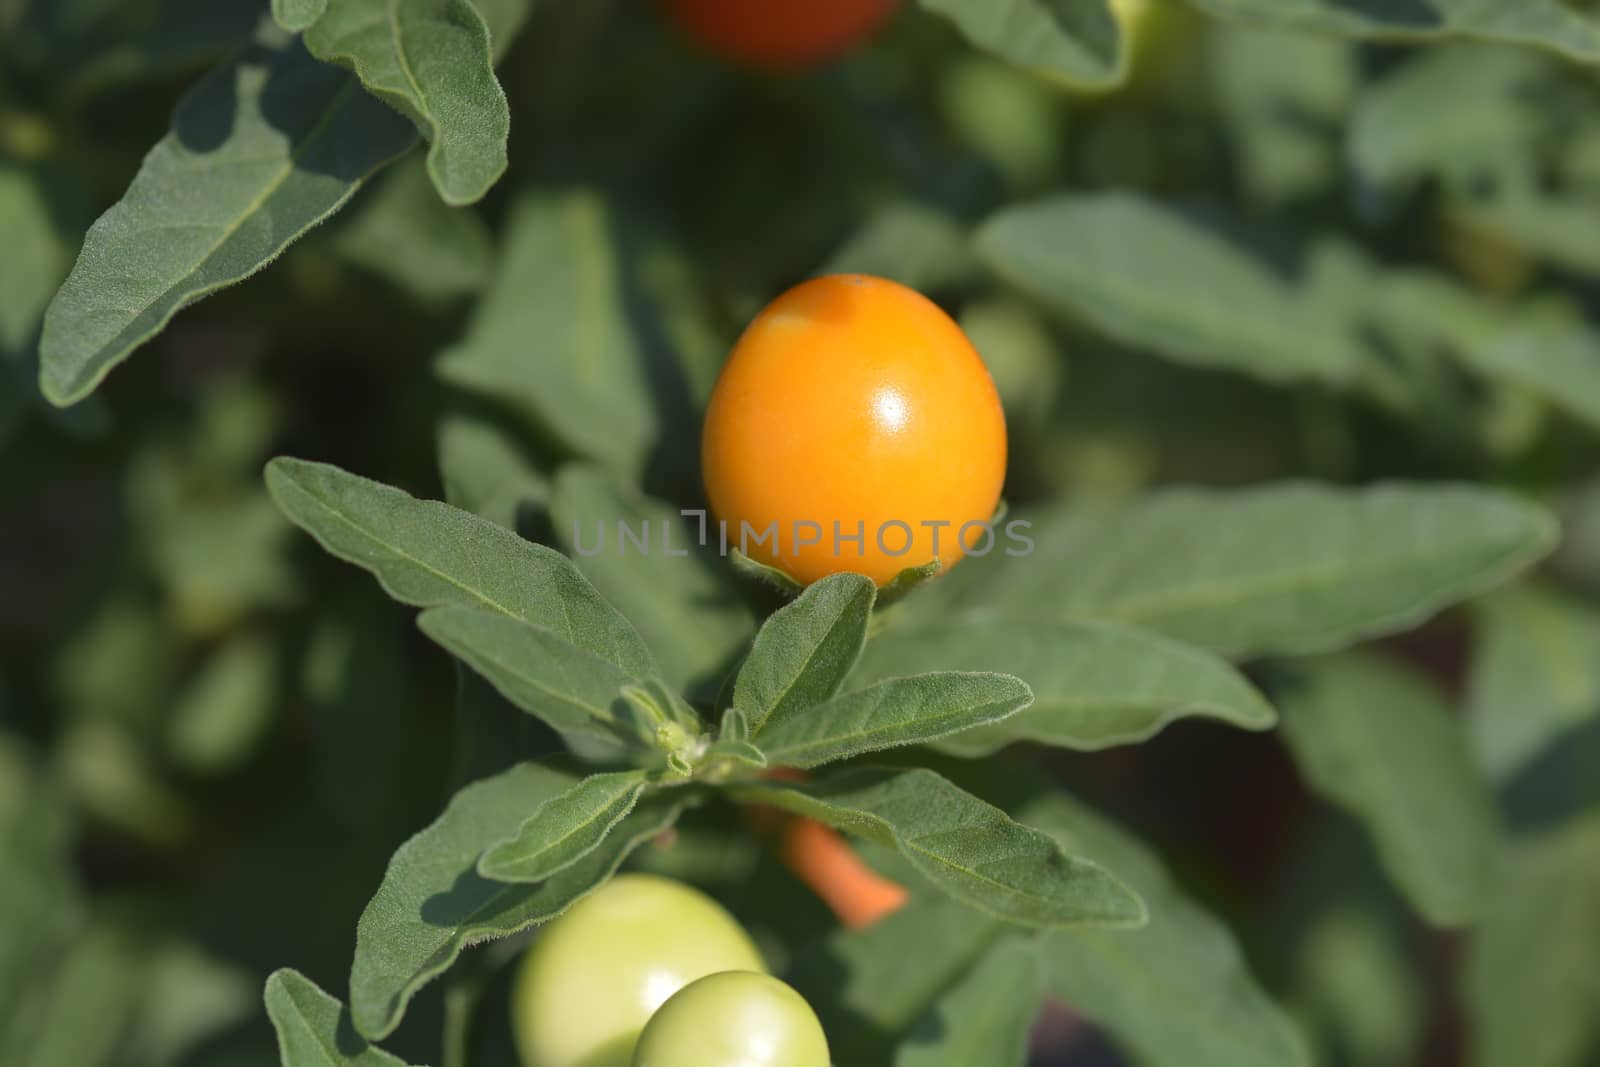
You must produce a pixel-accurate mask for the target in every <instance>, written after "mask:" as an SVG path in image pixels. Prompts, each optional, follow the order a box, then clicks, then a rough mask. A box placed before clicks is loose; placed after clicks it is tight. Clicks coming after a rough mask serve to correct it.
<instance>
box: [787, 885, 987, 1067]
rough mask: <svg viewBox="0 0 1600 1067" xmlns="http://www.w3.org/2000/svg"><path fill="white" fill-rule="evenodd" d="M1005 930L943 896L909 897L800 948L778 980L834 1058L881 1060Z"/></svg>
mask: <svg viewBox="0 0 1600 1067" xmlns="http://www.w3.org/2000/svg"><path fill="white" fill-rule="evenodd" d="M1005 929H1006V927H1005V926H1004V925H1002V924H1001V923H999V922H996V921H995V920H994V919H992V918H990V917H989V916H987V915H985V914H983V913H982V912H978V911H974V910H972V909H971V908H969V907H967V906H966V905H964V904H962V903H960V902H958V901H955V900H951V899H950V898H949V897H946V896H942V895H940V894H938V893H931V894H923V895H913V896H912V897H911V899H910V900H908V901H907V902H906V904H905V906H904V907H902V908H901V909H900V910H898V911H896V912H894V913H892V914H890V915H887V916H885V917H883V918H882V919H880V920H878V921H877V922H875V923H873V924H872V925H871V926H868V927H866V928H865V929H861V930H851V929H848V928H844V927H841V928H838V929H837V930H835V931H834V932H833V933H831V934H830V935H829V936H828V937H826V938H825V939H821V940H816V941H812V942H810V943H808V944H806V945H804V946H802V947H801V948H800V949H799V950H798V952H797V953H796V958H795V962H794V966H793V967H792V968H791V969H790V971H789V973H788V974H787V975H786V976H785V977H786V979H787V980H788V981H790V982H792V983H793V984H794V986H795V988H796V989H798V990H799V991H800V992H801V993H802V994H803V995H804V996H805V998H806V999H807V1000H808V1001H809V1002H810V1003H811V1005H812V1006H813V1007H814V1008H816V1010H817V1015H818V1017H819V1018H821V1020H822V1025H823V1029H824V1030H826V1031H827V1034H828V1047H829V1049H830V1050H831V1051H832V1053H833V1057H834V1062H836V1063H840V1064H855V1063H860V1064H873V1063H888V1062H890V1061H891V1059H892V1057H893V1056H894V1046H895V1043H896V1039H897V1038H899V1036H900V1035H901V1034H902V1033H903V1032H904V1031H905V1030H906V1029H907V1028H908V1027H910V1026H911V1025H912V1024H914V1023H915V1022H916V1021H917V1020H918V1018H919V1017H921V1016H922V1015H923V1014H924V1013H925V1012H927V1011H928V1010H929V1008H931V1007H932V1006H933V1004H934V1003H935V1002H936V1001H937V1000H938V998H939V997H940V995H941V994H943V993H944V992H945V991H946V990H947V989H949V988H951V987H952V986H954V985H955V984H956V983H958V982H960V981H961V980H962V978H963V977H964V976H965V975H967V974H968V973H969V972H970V970H971V968H972V966H973V965H974V964H975V963H976V962H977V961H978V960H980V959H982V958H983V956H984V954H985V952H986V951H987V950H988V948H989V946H990V945H992V944H993V943H994V942H995V939H996V938H998V937H999V936H1001V935H1002V934H1003V933H1004V931H1005ZM973 1062H974V1063H981V1064H985V1065H987V1064H988V1062H989V1061H988V1060H987V1058H983V1059H979V1060H976V1061H973Z"/></svg>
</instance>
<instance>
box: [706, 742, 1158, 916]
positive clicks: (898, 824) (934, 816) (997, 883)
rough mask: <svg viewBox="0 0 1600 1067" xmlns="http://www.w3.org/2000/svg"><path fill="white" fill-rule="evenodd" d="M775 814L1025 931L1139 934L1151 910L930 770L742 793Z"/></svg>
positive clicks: (866, 772)
mask: <svg viewBox="0 0 1600 1067" xmlns="http://www.w3.org/2000/svg"><path fill="white" fill-rule="evenodd" d="M729 792H730V793H731V794H732V795H734V796H735V797H736V798H738V799H740V800H743V801H746V802H749V803H756V804H771V805H773V806H774V807H778V808H782V809H784V810H785V811H792V812H795V813H796V814H799V815H804V816H807V817H809V818H813V819H816V820H817V821H819V822H823V823H826V824H827V825H829V826H832V827H835V828H837V829H840V830H847V831H849V832H851V833H854V834H858V835H860V836H861V837H864V838H866V839H867V840H869V841H874V842H876V843H878V844H881V845H885V846H888V847H890V848H894V849H896V850H897V851H899V852H900V853H901V854H902V855H904V856H905V857H906V859H908V860H909V861H910V862H911V863H912V864H913V865H914V866H915V867H916V869H917V870H918V871H920V872H921V873H922V874H923V875H924V876H926V877H927V878H928V879H929V880H930V881H932V882H933V883H934V884H935V885H937V886H938V887H939V888H940V889H942V890H943V891H944V892H946V893H949V894H950V895H951V896H954V897H955V898H956V899H958V900H961V901H963V902H965V903H966V904H967V905H968V906H970V907H973V908H976V909H978V910H979V911H984V912H987V913H989V914H990V915H993V916H995V917H997V918H1000V919H1004V920H1006V921H1008V922H1014V923H1020V924H1022V925H1024V926H1072V925H1078V924H1083V923H1090V924H1097V925H1112V926H1130V925H1132V926H1137V925H1139V924H1140V923H1142V922H1144V920H1145V913H1144V905H1143V903H1142V902H1141V901H1140V900H1139V898H1138V897H1137V896H1135V895H1134V894H1133V893H1132V892H1130V891H1129V890H1128V889H1127V888H1126V887H1125V886H1123V885H1122V883H1121V882H1119V881H1117V879H1116V878H1115V877H1113V876H1112V875H1111V874H1109V873H1107V872H1106V871H1105V870H1104V869H1103V868H1102V867H1100V866H1099V865H1098V864H1096V863H1093V862H1090V861H1087V860H1082V859H1078V858H1076V857H1072V856H1068V855H1066V854H1065V853H1063V852H1062V851H1061V849H1060V848H1059V847H1058V846H1057V845H1056V844H1055V842H1054V841H1052V840H1050V839H1049V838H1048V837H1046V836H1045V835H1044V834H1041V833H1040V832H1039V831H1037V830H1032V829H1029V828H1028V827H1026V826H1020V825H1018V824H1017V823H1015V822H1012V821H1011V819H1009V818H1008V817H1007V816H1006V814H1005V813H1004V812H1003V811H1000V810H999V809H998V808H995V807H993V806H991V805H989V804H986V803H984V802H983V801H982V800H979V799H978V798H977V797H975V796H973V795H971V794H970V793H967V792H964V791H963V790H961V789H958V788H957V787H956V786H954V785H952V784H950V783H949V782H948V781H946V780H945V779H943V778H941V777H940V776H939V775H937V774H935V773H933V772H932V771H927V770H909V771H908V770H898V769H891V768H862V769H857V770H849V771H845V772H844V773H842V774H838V775H834V776H831V777H829V778H825V779H821V780H819V781H815V782H808V783H803V784H794V783H787V784H778V783H740V784H737V785H733V786H730V787H729Z"/></svg>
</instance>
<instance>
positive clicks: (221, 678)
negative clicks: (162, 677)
mask: <svg viewBox="0 0 1600 1067" xmlns="http://www.w3.org/2000/svg"><path fill="white" fill-rule="evenodd" d="M278 666H279V661H278V652H277V649H276V647H275V646H274V645H273V643H272V642H271V641H270V640H268V639H266V638H265V637H262V636H260V635H256V634H248V633H246V634H240V635H239V636H237V637H234V638H231V639H230V640H229V641H228V643H227V644H225V645H223V646H222V647H221V648H219V649H217V651H216V652H214V653H213V654H212V655H211V657H210V658H209V659H208V660H207V661H206V663H205V665H204V666H203V667H202V668H201V671H200V673H199V674H198V675H197V676H196V677H195V679H194V681H193V682H191V683H190V684H189V687H188V688H187V689H186V690H185V691H184V692H183V694H182V696H181V697H180V698H179V700H178V702H177V705H176V706H175V707H174V708H173V711H172V719H171V721H170V724H169V731H170V734H169V744H170V746H171V749H172V756H173V758H174V759H176V760H177V761H178V762H179V763H180V764H181V765H182V766H183V767H185V768H186V769H188V770H191V771H198V772H200V773H202V774H217V773H220V772H223V771H227V770H231V769H232V768H234V767H236V766H238V765H239V764H240V763H241V762H243V761H244V760H245V759H247V758H249V756H250V754H251V753H252V752H253V751H254V749H255V747H256V745H257V744H258V743H259V742H260V741H261V738H262V735H263V734H265V733H266V731H267V730H268V728H269V727H270V726H271V725H272V717H273V714H274V713H275V712H276V711H277V709H278V706H279V704H278V701H279V694H278V690H277V673H278Z"/></svg>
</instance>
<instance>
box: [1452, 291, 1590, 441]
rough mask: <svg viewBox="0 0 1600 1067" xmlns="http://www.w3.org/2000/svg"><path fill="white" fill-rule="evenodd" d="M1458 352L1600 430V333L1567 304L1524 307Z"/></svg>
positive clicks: (1496, 377) (1473, 364)
mask: <svg viewBox="0 0 1600 1067" xmlns="http://www.w3.org/2000/svg"><path fill="white" fill-rule="evenodd" d="M1496 325H1497V326H1498V328H1497V329H1494V330H1492V331H1489V332H1486V333H1485V334H1483V335H1480V336H1479V337H1477V338H1474V340H1475V342H1476V343H1468V344H1464V345H1462V346H1461V347H1460V348H1459V349H1458V350H1457V352H1456V354H1457V355H1458V356H1459V357H1460V359H1461V360H1462V362H1463V363H1465V364H1466V365H1467V366H1468V367H1470V368H1471V369H1473V370H1475V371H1477V372H1478V373H1480V374H1482V375H1484V376H1486V377H1488V378H1491V379H1494V380H1499V381H1504V382H1508V383H1511V384H1513V385H1516V386H1518V387H1520V388H1523V389H1526V390H1528V391H1529V392H1531V393H1533V394H1535V395H1536V396H1539V397H1542V398H1543V399H1545V400H1546V401H1548V402H1549V403H1550V404H1551V405H1552V406H1554V407H1556V408H1559V409H1561V410H1562V411H1564V412H1566V413H1567V414H1569V415H1571V416H1572V417H1573V418H1575V419H1579V420H1581V421H1582V422H1584V423H1586V424H1587V425H1588V426H1590V427H1591V428H1593V429H1600V332H1597V331H1596V329H1595V326H1594V325H1593V324H1592V323H1590V322H1589V321H1588V320H1587V319H1585V318H1584V316H1583V313H1582V312H1581V311H1579V310H1578V308H1577V307H1576V306H1574V305H1573V304H1571V303H1568V302H1567V301H1565V300H1555V299H1549V300H1543V301H1540V302H1537V303H1533V304H1528V305H1524V306H1523V307H1522V308H1521V309H1519V311H1518V313H1516V314H1513V315H1510V316H1507V317H1506V318H1505V319H1504V320H1503V321H1501V322H1499V323H1497V324H1496Z"/></svg>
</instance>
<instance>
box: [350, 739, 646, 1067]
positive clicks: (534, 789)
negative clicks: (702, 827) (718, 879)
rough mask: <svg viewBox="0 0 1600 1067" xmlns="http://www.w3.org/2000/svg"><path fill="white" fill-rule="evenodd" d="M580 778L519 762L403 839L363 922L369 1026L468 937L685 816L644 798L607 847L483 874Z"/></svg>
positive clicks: (495, 931)
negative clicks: (500, 848) (489, 857)
mask: <svg viewBox="0 0 1600 1067" xmlns="http://www.w3.org/2000/svg"><path fill="white" fill-rule="evenodd" d="M576 781H577V779H576V778H574V777H573V776H572V775H570V774H566V773H563V772H561V771H556V770H552V769H550V768H548V767H541V766H539V765H537V764H531V763H524V764H519V765H517V766H515V767H513V768H511V769H510V770H508V771H506V772H504V773H503V774H499V775H496V776H495V777H493V778H488V779H485V780H483V781H481V782H476V783H474V784H472V785H469V786H467V787H466V788H465V789H463V790H461V792H459V793H457V794H456V795H455V797H454V799H452V800H451V801H450V804H449V806H448V807H447V808H445V811H444V814H443V815H441V816H440V817H439V818H438V819H437V820H436V821H435V822H434V823H433V824H432V825H430V826H428V827H427V828H426V829H425V830H423V831H422V832H421V833H419V834H417V836H415V837H413V838H412V839H411V840H410V841H407V842H406V843H405V844H404V845H401V846H400V849H399V850H398V851H397V852H395V854H394V858H393V859H391V860H390V861H389V869H388V871H387V872H385V874H384V877H383V884H382V885H381V886H379V887H378V892H377V894H376V895H374V896H373V898H372V902H371V903H369V904H368V905H367V908H366V910H365V911H364V912H362V914H361V921H360V923H359V924H358V925H357V927H356V955H355V963H354V965H353V966H352V968H351V971H350V1008H351V1012H352V1013H353V1015H354V1018H355V1024H356V1028H357V1029H359V1030H360V1031H361V1033H363V1034H364V1035H366V1036H367V1037H368V1038H369V1039H371V1040H374V1041H376V1040H379V1039H381V1038H383V1037H385V1036H387V1035H388V1034H389V1033H390V1032H392V1031H393V1030H394V1028H395V1027H396V1026H398V1025H399V1023H400V1018H401V1016H402V1015H403V1014H404V1012H405V1010H406V1005H407V1004H408V1003H410V1001H411V998H412V996H413V995H415V993H416V992H417V990H418V989H420V988H421V987H422V986H423V985H424V984H426V983H427V982H428V981H430V980H432V979H433V978H436V977H437V976H438V975H440V974H442V973H443V972H444V971H445V969H446V968H448V967H449V966H450V964H451V963H453V962H454V961H455V959H456V957H457V956H458V955H460V953H461V950H462V949H463V948H464V947H466V946H467V945H470V944H476V943H477V942H480V941H486V940H490V939H492V938H500V937H509V936H511V935H512V934H515V933H518V932H520V931H522V930H526V929H528V928H529V927H531V926H535V925H537V924H539V923H542V922H546V921H548V920H550V919H553V918H555V917H556V916H557V915H559V914H560V913H561V912H563V911H565V910H566V909H567V908H568V907H569V906H571V905H572V904H573V903H574V902H576V901H577V900H578V899H579V898H580V897H582V896H584V895H585V894H587V893H589V892H590V891H591V890H593V889H595V888H597V887H598V886H600V885H602V884H603V883H604V882H605V881H606V880H607V879H609V878H610V877H611V875H612V874H614V873H615V872H616V869H617V868H618V867H619V866H620V865H621V863H622V861H623V860H624V859H626V858H627V856H628V854H629V853H630V852H632V851H633V850H634V849H635V848H637V847H638V846H639V845H641V844H643V843H644V842H645V841H647V840H649V839H650V838H651V837H653V836H655V835H656V834H658V833H660V832H661V831H662V830H664V829H666V828H667V827H669V826H671V825H672V823H673V821H674V820H675V819H676V817H677V808H676V807H674V806H673V805H671V804H669V803H666V802H664V801H663V802H659V803H658V802H655V801H651V802H647V803H645V804H641V805H640V806H639V807H638V808H636V809H635V810H634V811H633V813H632V814H631V815H629V816H628V817H627V818H626V819H624V820H623V821H622V822H621V823H620V824H618V825H617V827H616V829H615V830H614V831H612V833H611V834H610V835H609V836H607V837H606V839H605V841H604V843H603V844H602V845H601V846H600V847H598V848H596V849H594V850H593V851H591V852H590V853H589V854H588V855H586V856H584V857H583V858H582V859H580V860H578V861H577V862H576V863H574V864H573V865H572V866H570V867H568V868H566V869H565V870H563V871H561V872H560V873H558V874H556V876H555V877H553V878H550V879H548V880H546V881H544V882H540V883H539V884H537V885H512V884H509V883H505V882H492V881H490V880H488V879H487V878H484V877H482V876H481V875H479V874H478V872H477V864H478V857H479V856H481V855H483V853H484V852H485V851H486V850H487V849H489V848H491V847H493V846H494V845H496V844H498V843H499V842H501V841H504V840H506V839H507V838H509V837H511V836H512V835H514V834H516V833H517V832H518V829H519V828H520V827H521V825H522V823H523V821H524V820H525V819H526V818H527V817H528V813H529V812H530V811H534V810H536V809H537V808H538V807H539V806H540V805H542V804H544V803H546V802H547V801H549V800H551V799H552V798H554V797H557V796H560V795H561V794H563V793H565V792H566V791H567V790H569V789H571V788H572V786H573V785H574V784H576Z"/></svg>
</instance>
